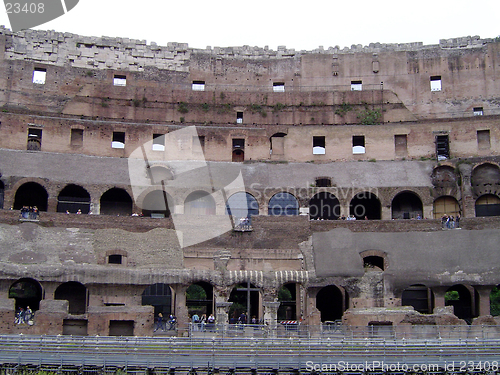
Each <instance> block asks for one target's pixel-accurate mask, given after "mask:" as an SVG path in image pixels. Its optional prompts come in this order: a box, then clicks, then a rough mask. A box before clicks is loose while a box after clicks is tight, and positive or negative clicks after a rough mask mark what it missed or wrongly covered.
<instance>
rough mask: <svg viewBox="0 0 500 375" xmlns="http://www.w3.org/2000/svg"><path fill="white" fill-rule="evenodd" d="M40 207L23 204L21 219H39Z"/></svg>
mask: <svg viewBox="0 0 500 375" xmlns="http://www.w3.org/2000/svg"><path fill="white" fill-rule="evenodd" d="M38 215H39V211H38V207H37V206H23V207H22V208H21V219H26V220H38Z"/></svg>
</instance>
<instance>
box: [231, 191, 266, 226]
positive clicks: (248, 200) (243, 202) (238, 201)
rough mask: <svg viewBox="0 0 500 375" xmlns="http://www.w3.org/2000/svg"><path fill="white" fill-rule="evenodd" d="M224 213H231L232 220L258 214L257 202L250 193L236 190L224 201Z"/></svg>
mask: <svg viewBox="0 0 500 375" xmlns="http://www.w3.org/2000/svg"><path fill="white" fill-rule="evenodd" d="M226 214H228V215H232V216H233V218H234V222H235V223H237V222H238V219H241V218H249V219H250V218H251V217H252V216H257V215H258V214H259V203H258V202H257V199H255V198H254V196H253V195H252V194H249V193H244V192H238V193H235V194H233V195H231V196H230V197H229V199H228V200H227V202H226Z"/></svg>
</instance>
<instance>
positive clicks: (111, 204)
mask: <svg viewBox="0 0 500 375" xmlns="http://www.w3.org/2000/svg"><path fill="white" fill-rule="evenodd" d="M100 205H101V215H116V216H120V215H124V216H130V215H131V214H132V198H131V197H130V195H129V193H127V192H126V191H125V190H124V189H120V188H112V189H109V190H108V191H107V192H105V193H104V194H103V195H102V196H101V202H100Z"/></svg>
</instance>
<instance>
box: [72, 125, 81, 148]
mask: <svg viewBox="0 0 500 375" xmlns="http://www.w3.org/2000/svg"><path fill="white" fill-rule="evenodd" d="M81 145H83V129H71V146H81Z"/></svg>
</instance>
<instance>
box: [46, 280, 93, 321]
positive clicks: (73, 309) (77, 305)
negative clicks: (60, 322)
mask: <svg viewBox="0 0 500 375" xmlns="http://www.w3.org/2000/svg"><path fill="white" fill-rule="evenodd" d="M54 299H59V300H66V301H68V302H69V310H68V312H69V313H70V314H71V315H81V314H85V313H86V312H87V288H86V287H85V286H84V285H83V284H81V283H79V282H76V281H68V282H67V283H64V284H61V285H59V286H58V287H57V289H56V291H55V292H54Z"/></svg>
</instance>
